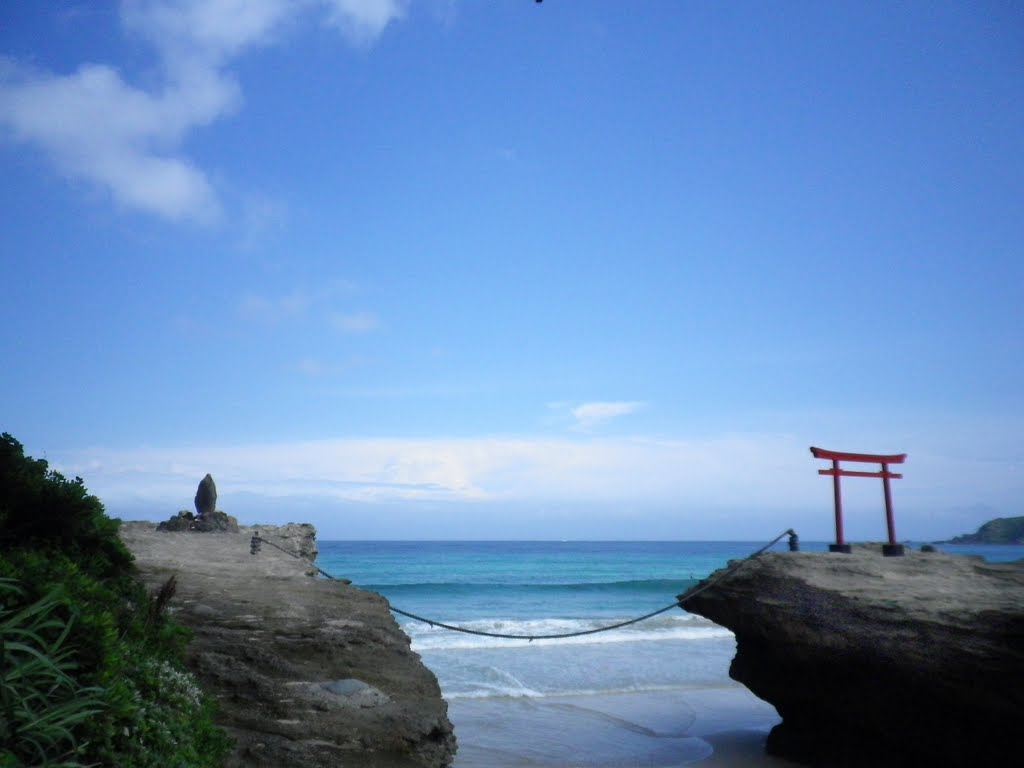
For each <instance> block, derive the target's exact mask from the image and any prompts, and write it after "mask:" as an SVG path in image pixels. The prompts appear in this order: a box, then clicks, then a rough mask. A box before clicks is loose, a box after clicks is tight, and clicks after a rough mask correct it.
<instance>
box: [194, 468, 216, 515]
mask: <svg viewBox="0 0 1024 768" xmlns="http://www.w3.org/2000/svg"><path fill="white" fill-rule="evenodd" d="M195 504H196V515H198V516H199V517H200V518H203V517H206V516H207V515H212V514H213V513H214V512H215V511H216V509H217V485H216V484H215V483H214V482H213V475H210V474H209V473H207V475H206V477H204V478H203V479H202V480H200V481H199V488H198V489H197V490H196V498H195Z"/></svg>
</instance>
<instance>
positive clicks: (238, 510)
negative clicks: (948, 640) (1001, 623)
mask: <svg viewBox="0 0 1024 768" xmlns="http://www.w3.org/2000/svg"><path fill="white" fill-rule="evenodd" d="M1022 97H1024V11H1022V10H1021V8H1020V6H1019V5H1017V4H1014V3H991V2H979V3H935V2H908V3H898V4H897V3H889V4H870V3H867V4H866V3H860V2H852V3H843V2H836V3H804V2H782V3H755V2H723V3H696V2H683V1H682V0H678V1H677V0H663V1H659V0H649V1H648V2H635V3H634V2H621V0H615V1H611V0H609V1H607V2H604V1H601V0H593V1H588V2H569V0H547V2H544V3H542V4H536V3H534V2H530V0H410V1H409V2H403V1H402V0H306V1H305V2H289V1H287V0H245V1H244V2H243V1H242V0H203V2H199V1H198V0H196V2H172V1H171V0H164V1H161V2H156V1H153V0H136V1H133V2H124V3H122V4H115V3H109V4H100V3H91V2H69V1H66V2H53V3H11V4H6V5H5V6H4V8H3V10H2V11H0V174H2V178H3V180H4V183H3V184H2V185H0V285H2V288H3V291H2V296H3V301H2V302H0V324H2V327H3V334H0V367H2V375H0V428H2V429H3V430H6V431H8V432H10V433H12V434H13V435H14V436H15V437H17V438H18V439H19V440H20V441H21V442H22V443H24V445H25V447H26V450H27V451H28V452H29V453H31V454H32V455H35V456H40V457H46V458H47V459H48V460H49V461H50V462H51V463H52V464H53V465H54V466H55V467H56V468H58V469H60V470H61V471H63V472H65V473H66V474H69V475H81V476H82V477H83V478H84V479H85V481H86V484H87V486H88V487H89V489H90V490H91V491H92V492H93V493H96V494H97V495H98V496H100V497H101V499H103V501H104V502H105V503H106V505H107V508H108V511H109V512H110V513H111V514H114V515H117V516H122V517H126V518H130V519H163V518H166V517H167V516H169V515H170V514H172V513H173V512H174V511H176V510H177V509H180V508H189V507H191V500H192V496H193V494H194V492H195V487H196V484H197V483H198V481H199V480H200V479H201V478H202V476H203V475H204V474H205V473H207V472H210V473H212V474H213V475H214V478H215V479H216V481H217V484H218V489H219V492H220V506H221V507H222V508H223V509H224V510H225V511H227V512H229V513H231V514H234V515H236V516H238V517H239V518H240V519H241V520H242V521H243V522H256V521H259V522H284V521H287V520H308V521H310V522H314V523H315V524H316V525H317V526H318V528H319V530H320V536H321V538H327V539H330V538H654V539H657V538H672V539H706V538H711V539H762V538H767V537H770V536H772V535H774V534H775V533H777V532H778V531H780V530H782V529H784V528H786V527H790V526H793V527H795V528H797V530H798V531H799V532H800V534H801V536H802V537H804V538H806V539H811V538H818V539H827V538H830V537H831V535H832V528H831V522H832V515H831V487H830V484H829V480H828V479H827V478H823V477H819V476H818V475H817V474H816V471H815V470H816V469H817V468H818V466H819V464H820V463H819V462H815V461H814V460H813V459H812V458H811V456H810V453H809V452H808V447H809V446H810V445H819V446H823V447H826V448H832V449H837V450H851V451H866V452H883V453H897V452H906V453H908V454H909V457H908V460H907V463H906V465H905V466H904V473H905V478H904V479H903V480H900V481H896V483H895V487H894V497H895V506H896V519H897V534H898V535H899V536H900V537H901V538H902V537H907V538H910V537H914V538H923V539H929V538H943V537H947V536H951V535H953V534H957V533H961V532H964V531H968V530H973V529H974V528H976V527H977V526H978V525H979V524H980V523H982V522H984V521H985V520H987V519H990V518H992V517H996V516H1007V515H1017V514H1024V507H1022V503H1021V501H1020V500H1021V498H1024V448H1022V442H1021V435H1022V434H1024V407H1022V405H1024V396H1022V392H1024V341H1022V339H1024V302H1022V300H1021V297H1022V293H1024V266H1022V264H1024V258H1022V256H1024V215H1022V214H1024V98H1022ZM876 485H877V483H875V482H872V481H867V480H864V481H860V482H858V481H848V482H847V483H846V489H847V508H848V515H847V533H848V535H850V536H852V537H860V538H867V539H880V538H882V537H883V536H884V533H885V528H884V523H883V514H882V511H881V510H882V507H881V498H880V496H881V494H880V489H879V488H876V487H875V486H876Z"/></svg>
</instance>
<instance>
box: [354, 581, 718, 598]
mask: <svg viewBox="0 0 1024 768" xmlns="http://www.w3.org/2000/svg"><path fill="white" fill-rule="evenodd" d="M697 583H698V580H697V579H638V580H633V581H594V582H590V581H585V582H571V583H564V584H561V583H539V584H524V583H508V584H503V583H493V582H490V583H474V582H457V581H452V582H431V583H422V582H421V583H410V584H359V585H358V586H359V587H360V588H362V589H367V590H372V591H374V592H380V593H381V594H384V595H421V594H429V595H433V596H440V595H477V594H498V593H516V594H530V593H550V592H642V593H664V594H666V595H668V596H671V597H675V596H676V595H677V594H680V593H681V592H685V591H686V590H687V589H689V588H690V587H692V586H693V585H695V584H697Z"/></svg>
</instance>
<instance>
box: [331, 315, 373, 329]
mask: <svg viewBox="0 0 1024 768" xmlns="http://www.w3.org/2000/svg"><path fill="white" fill-rule="evenodd" d="M330 322H331V326H332V327H333V328H334V329H335V330H338V331H342V332H343V333H368V332H370V331H373V330H376V329H377V328H378V327H379V326H380V319H379V318H378V317H377V315H375V314H374V313H373V312H349V313H344V312H335V313H333V314H332V315H331V316H330Z"/></svg>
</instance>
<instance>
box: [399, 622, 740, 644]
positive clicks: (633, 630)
mask: <svg viewBox="0 0 1024 768" xmlns="http://www.w3.org/2000/svg"><path fill="white" fill-rule="evenodd" d="M622 621H626V619H615V618H609V619H536V620H523V619H478V620H475V621H467V622H464V623H461V624H458V625H457V626H460V627H463V628H464V629H468V630H472V631H475V632H491V633H495V634H500V635H528V636H532V637H537V638H538V639H536V640H533V641H531V640H527V639H510V638H500V637H485V636H480V635H474V634H465V633H460V632H454V631H452V630H449V629H445V628H444V627H438V626H430V625H426V624H420V625H412V626H406V627H405V630H406V632H407V633H408V634H409V636H410V638H411V639H412V647H413V650H415V651H417V652H423V651H445V650H467V649H483V648H515V647H522V646H526V645H532V644H543V645H544V646H559V645H607V644H613V643H614V644H618V643H637V642H658V641H673V640H674V641H678V640H710V639H718V638H731V637H733V634H732V632H730V631H729V630H727V629H725V628H724V627H720V626H717V625H715V624H712V623H710V622H706V621H704V620H700V619H697V618H696V617H694V616H692V615H682V616H673V617H659V618H656V619H650V620H648V621H647V622H642V623H639V624H632V625H629V626H626V627H620V628H618V629H611V630H607V631H602V632H594V630H597V629H600V628H602V627H606V626H613V625H615V624H618V623H620V622H622ZM576 632H591V633H592V634H585V635H579V636H576V637H550V638H543V636H545V635H566V634H572V633H576Z"/></svg>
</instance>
